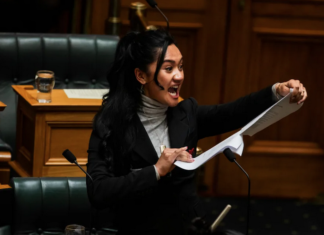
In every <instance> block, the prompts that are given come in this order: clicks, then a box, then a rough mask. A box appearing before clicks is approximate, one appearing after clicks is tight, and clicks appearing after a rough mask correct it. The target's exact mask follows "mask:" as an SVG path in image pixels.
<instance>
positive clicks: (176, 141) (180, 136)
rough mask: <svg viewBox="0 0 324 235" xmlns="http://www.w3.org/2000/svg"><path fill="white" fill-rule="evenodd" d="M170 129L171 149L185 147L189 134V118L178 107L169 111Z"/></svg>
mask: <svg viewBox="0 0 324 235" xmlns="http://www.w3.org/2000/svg"><path fill="white" fill-rule="evenodd" d="M168 127H169V138H170V144H171V148H181V147H184V143H185V140H186V137H187V136H188V133H189V123H188V121H187V116H186V114H185V112H183V111H182V110H181V109H180V108H179V107H178V106H177V107H174V108H169V110H168Z"/></svg>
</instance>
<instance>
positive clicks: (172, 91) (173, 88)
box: [168, 86, 179, 98]
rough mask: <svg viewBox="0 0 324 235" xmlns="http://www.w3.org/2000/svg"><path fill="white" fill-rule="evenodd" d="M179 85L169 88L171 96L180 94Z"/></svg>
mask: <svg viewBox="0 0 324 235" xmlns="http://www.w3.org/2000/svg"><path fill="white" fill-rule="evenodd" d="M178 91H179V86H172V87H170V88H169V89H168V92H169V94H170V95H171V96H173V97H175V98H176V96H178V94H179V92H178Z"/></svg>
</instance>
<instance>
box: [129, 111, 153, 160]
mask: <svg viewBox="0 0 324 235" xmlns="http://www.w3.org/2000/svg"><path fill="white" fill-rule="evenodd" d="M135 125H136V127H137V137H136V144H135V147H134V151H135V152H137V153H138V154H139V155H140V156H141V157H142V158H144V159H145V160H146V161H147V162H148V163H150V164H151V165H154V164H155V163H156V162H157V160H158V156H157V154H156V151H155V149H154V147H153V144H152V142H151V140H150V138H149V136H148V134H147V132H146V130H145V128H144V126H143V124H142V122H141V120H140V119H139V117H138V115H137V114H136V117H135Z"/></svg>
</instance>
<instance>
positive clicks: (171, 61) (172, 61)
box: [163, 57, 183, 64]
mask: <svg viewBox="0 0 324 235" xmlns="http://www.w3.org/2000/svg"><path fill="white" fill-rule="evenodd" d="M181 61H183V57H182V58H181V59H180V61H179V62H181ZM165 62H170V63H173V64H175V61H174V60H164V61H163V63H165Z"/></svg>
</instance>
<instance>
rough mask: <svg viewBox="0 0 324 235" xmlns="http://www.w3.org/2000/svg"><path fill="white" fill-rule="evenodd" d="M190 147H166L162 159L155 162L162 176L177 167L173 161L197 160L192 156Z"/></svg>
mask: <svg viewBox="0 0 324 235" xmlns="http://www.w3.org/2000/svg"><path fill="white" fill-rule="evenodd" d="M187 148H188V147H182V148H179V149H169V148H166V149H164V151H163V153H162V154H161V156H160V159H159V160H158V161H157V163H156V164H155V167H156V169H157V171H158V173H159V175H160V176H165V175H166V174H167V173H169V172H170V171H172V170H173V169H174V167H175V165H173V163H174V162H175V161H176V160H177V161H182V162H193V161H195V160H194V159H193V158H192V155H191V154H190V153H188V152H187V151H186V150H187Z"/></svg>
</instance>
